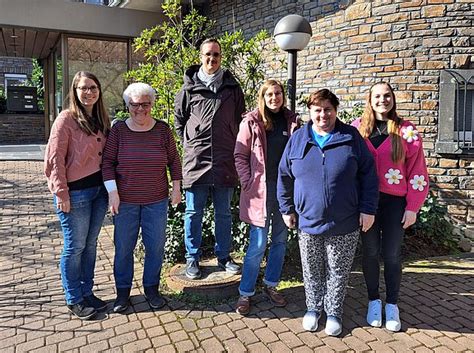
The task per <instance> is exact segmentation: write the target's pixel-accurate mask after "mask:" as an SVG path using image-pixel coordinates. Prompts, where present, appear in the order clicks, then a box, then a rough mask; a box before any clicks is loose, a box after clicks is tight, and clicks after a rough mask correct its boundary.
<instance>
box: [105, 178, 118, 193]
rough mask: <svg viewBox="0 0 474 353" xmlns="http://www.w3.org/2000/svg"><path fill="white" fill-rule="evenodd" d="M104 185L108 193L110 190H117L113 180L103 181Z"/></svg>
mask: <svg viewBox="0 0 474 353" xmlns="http://www.w3.org/2000/svg"><path fill="white" fill-rule="evenodd" d="M104 186H105V188H106V189H107V192H108V193H111V192H112V191H115V190H117V183H116V182H115V180H106V181H104Z"/></svg>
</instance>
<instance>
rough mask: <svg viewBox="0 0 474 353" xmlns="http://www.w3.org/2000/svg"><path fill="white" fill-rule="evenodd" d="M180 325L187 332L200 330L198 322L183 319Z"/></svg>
mask: <svg viewBox="0 0 474 353" xmlns="http://www.w3.org/2000/svg"><path fill="white" fill-rule="evenodd" d="M180 323H181V326H182V327H183V329H184V330H185V331H187V332H192V331H196V330H197V329H198V327H197V325H196V322H195V321H194V320H192V319H182V320H181V321H180Z"/></svg>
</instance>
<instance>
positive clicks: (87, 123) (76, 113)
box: [68, 71, 110, 135]
mask: <svg viewBox="0 0 474 353" xmlns="http://www.w3.org/2000/svg"><path fill="white" fill-rule="evenodd" d="M81 77H86V78H88V79H91V80H92V81H94V82H95V84H96V85H97V87H98V89H99V99H97V102H95V103H94V106H93V108H92V117H88V115H87V113H86V110H85V109H84V107H83V106H82V104H81V101H80V100H79V97H78V96H77V90H76V89H77V84H78V82H79V80H80V79H81ZM68 110H69V111H70V112H71V113H72V116H73V117H74V119H75V120H76V121H77V124H78V125H79V128H80V129H81V130H82V131H84V132H85V133H86V134H87V135H93V134H94V130H95V127H98V128H99V130H100V131H102V133H104V134H107V132H108V131H109V129H110V120H109V114H108V113H107V110H106V109H105V106H104V101H103V100H102V88H101V85H100V82H99V80H98V79H97V77H96V76H95V75H94V74H92V73H90V72H87V71H78V72H76V74H75V75H74V78H73V79H72V83H71V88H70V89H69V105H68ZM91 119H95V121H91Z"/></svg>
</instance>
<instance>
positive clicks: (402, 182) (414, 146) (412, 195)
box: [352, 119, 429, 212]
mask: <svg viewBox="0 0 474 353" xmlns="http://www.w3.org/2000/svg"><path fill="white" fill-rule="evenodd" d="M352 125H353V126H355V127H358V126H359V125H360V119H357V120H356V121H354V122H353V123H352ZM400 136H401V137H402V140H403V146H404V148H405V156H406V157H405V161H404V162H400V163H394V162H392V159H391V151H392V142H391V139H390V138H387V139H386V140H385V141H384V142H383V143H382V144H381V145H380V146H379V147H378V148H375V147H374V146H373V145H372V143H371V142H370V141H369V140H368V139H366V143H367V146H368V147H369V150H370V152H371V153H372V155H373V156H374V159H375V163H376V168H377V175H378V177H379V191H380V192H384V193H386V194H390V195H395V196H405V197H406V201H407V205H406V208H405V209H406V210H407V211H413V212H418V211H419V210H420V208H421V206H422V205H423V202H425V199H426V196H427V195H428V189H429V179H428V170H427V168H426V161H425V156H424V154H423V143H422V140H421V136H420V134H419V132H418V130H417V129H416V127H415V125H413V124H412V123H411V122H409V121H406V120H404V121H403V122H402V124H401V126H400Z"/></svg>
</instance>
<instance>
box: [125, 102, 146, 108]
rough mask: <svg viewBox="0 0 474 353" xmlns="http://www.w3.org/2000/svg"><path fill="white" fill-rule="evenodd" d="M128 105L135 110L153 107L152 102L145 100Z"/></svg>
mask: <svg viewBox="0 0 474 353" xmlns="http://www.w3.org/2000/svg"><path fill="white" fill-rule="evenodd" d="M128 106H129V107H130V108H132V109H134V110H136V109H138V108H140V107H142V108H143V109H149V108H150V107H151V102H143V103H132V102H130V103H128Z"/></svg>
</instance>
